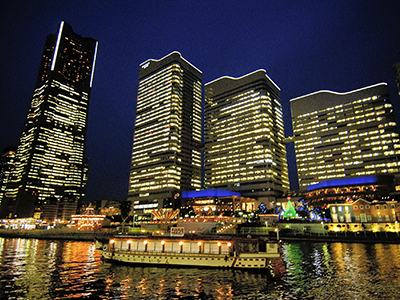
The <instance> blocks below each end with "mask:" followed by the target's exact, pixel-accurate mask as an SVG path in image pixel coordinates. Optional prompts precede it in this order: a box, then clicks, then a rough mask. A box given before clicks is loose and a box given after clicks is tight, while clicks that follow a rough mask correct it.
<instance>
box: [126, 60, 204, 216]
mask: <svg viewBox="0 0 400 300" xmlns="http://www.w3.org/2000/svg"><path fill="white" fill-rule="evenodd" d="M201 77H202V73H201V71H200V70H199V69H197V68H196V67H195V66H193V65H192V64H191V63H189V62H188V61H187V60H185V59H184V58H183V57H182V56H181V54H180V53H178V52H172V53H170V54H169V55H167V56H165V57H163V58H161V59H159V60H156V59H149V60H147V61H145V62H143V63H142V64H141V65H140V68H139V86H138V95H137V104H136V119H135V129H134V138H133V150H132V163H131V171H130V179H129V191H128V200H130V201H132V202H133V211H134V214H135V215H138V218H139V219H148V218H149V217H150V215H151V212H152V211H153V210H154V209H161V208H179V206H180V205H179V203H177V200H178V199H180V193H181V191H191V190H196V189H200V186H201V101H202V99H201V98H202V95H201V93H202V91H201V88H202V83H201Z"/></svg>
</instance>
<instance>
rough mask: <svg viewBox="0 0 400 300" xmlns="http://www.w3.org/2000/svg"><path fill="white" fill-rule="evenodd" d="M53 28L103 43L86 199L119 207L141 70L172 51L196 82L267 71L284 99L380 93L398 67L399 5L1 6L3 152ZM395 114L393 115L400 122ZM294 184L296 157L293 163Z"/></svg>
mask: <svg viewBox="0 0 400 300" xmlns="http://www.w3.org/2000/svg"><path fill="white" fill-rule="evenodd" d="M61 20H64V21H66V22H67V23H69V24H70V25H71V26H72V28H73V29H74V31H75V32H76V33H78V34H80V35H82V36H85V37H92V38H95V39H97V40H98V41H99V49H98V56H97V63H96V70H95V76H94V83H93V89H92V94H91V99H90V108H89V124H88V137H87V149H86V150H87V151H86V154H87V156H88V157H89V160H90V169H89V182H88V190H87V200H90V201H95V200H101V199H116V200H122V199H124V198H125V197H126V194H127V187H128V180H129V166H130V154H131V149H132V139H133V124H134V114H135V99H136V93H137V84H138V73H139V64H140V63H142V62H143V61H145V60H147V59H149V58H155V59H157V58H161V57H163V56H165V55H167V54H168V53H170V52H172V51H174V50H176V51H179V52H181V53H182V56H183V57H184V58H186V59H187V60H188V61H190V62H191V63H192V64H194V65H195V66H196V67H197V68H199V69H200V70H202V71H203V83H207V82H209V81H211V80H214V79H216V78H218V77H220V76H225V75H228V76H233V77H238V76H242V75H245V74H247V73H249V72H252V71H254V70H257V69H265V70H266V71H267V74H268V75H269V77H270V78H271V79H272V80H273V81H274V82H275V83H276V84H277V85H278V86H279V87H280V88H281V90H282V101H283V105H284V114H285V126H286V129H285V130H286V135H289V134H291V132H292V128H291V120H290V107H289V100H290V99H292V98H295V97H298V96H302V95H305V94H308V93H311V92H315V91H317V90H321V89H329V90H333V91H338V92H347V91H351V90H354V89H358V88H361V87H365V86H368V85H372V84H376V83H379V82H387V83H388V85H389V88H390V91H391V97H392V102H393V103H394V106H395V109H396V110H397V111H398V112H400V105H399V100H400V99H399V97H398V95H397V94H396V93H395V90H396V86H395V82H394V76H393V71H392V65H393V64H394V63H395V62H396V61H400V55H399V52H400V1H398V0H385V1H372V0H364V1H362V0H335V1H329V0H325V1H324V0H317V1H307V0H304V1H303V0H302V1H298V0H290V1H289V0H288V1H285V0H276V1H269V0H263V1H261V0H260V1H251V0H250V1H243V0H241V1H207V0H201V1H199V0H183V1H173V0H170V1H167V0H164V1H163V0H157V1H151V0H150V1H149V0H146V1H145V0H141V1H140V0H138V1H128V0H126V1H105V0H104V1H103V0H96V1H90V0H85V1H82V0H79V1H75V0H69V1H66V0H65V1H63V0H57V1H50V0H47V1H44V0H35V1H23V0H3V1H1V2H0V32H1V34H0V45H1V46H0V51H1V53H0V75H1V76H0V150H2V149H4V148H5V147H7V146H10V145H17V144H18V140H19V137H20V134H21V131H22V128H23V124H24V122H25V117H26V114H27V112H28V108H29V105H30V101H31V96H32V91H33V87H34V84H35V80H36V76H37V73H38V69H39V63H40V58H41V55H42V51H43V47H44V42H45V38H46V36H47V34H50V33H56V32H57V30H58V25H59V23H60V21H61ZM399 115H400V114H399ZM289 165H290V168H289V169H290V172H291V174H292V176H291V178H293V174H294V172H293V170H294V168H293V165H294V159H293V155H291V156H290V157H289Z"/></svg>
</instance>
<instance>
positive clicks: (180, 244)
mask: <svg viewBox="0 0 400 300" xmlns="http://www.w3.org/2000/svg"><path fill="white" fill-rule="evenodd" d="M179 246H181V250H180V253H182V252H183V242H182V241H180V242H179Z"/></svg>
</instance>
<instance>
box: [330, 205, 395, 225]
mask: <svg viewBox="0 0 400 300" xmlns="http://www.w3.org/2000/svg"><path fill="white" fill-rule="evenodd" d="M329 209H330V212H331V217H332V222H334V223H368V222H369V223H371V222H396V221H398V220H399V216H400V207H399V204H398V202H397V201H376V200H375V201H372V202H370V201H366V200H364V199H358V200H356V201H349V202H346V203H335V204H330V205H329Z"/></svg>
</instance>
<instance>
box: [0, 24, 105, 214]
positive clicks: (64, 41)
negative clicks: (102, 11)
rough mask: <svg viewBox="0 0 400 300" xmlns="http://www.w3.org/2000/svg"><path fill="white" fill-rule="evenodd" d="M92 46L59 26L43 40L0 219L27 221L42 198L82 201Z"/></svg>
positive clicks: (67, 27) (93, 57) (93, 58)
mask: <svg viewBox="0 0 400 300" xmlns="http://www.w3.org/2000/svg"><path fill="white" fill-rule="evenodd" d="M96 52H97V41H96V40H94V39H92V38H84V37H81V36H80V35H78V34H75V33H74V32H73V30H72V28H71V26H70V25H68V24H67V23H65V22H61V23H60V26H59V30H58V33H57V34H53V35H49V36H48V37H47V39H46V43H45V47H44V51H43V55H42V60H41V65H40V70H39V75H38V78H37V82H36V85H35V89H34V92H33V97H32V102H31V105H30V108H29V111H28V116H27V119H26V123H25V126H24V129H23V132H22V135H21V138H20V143H19V145H18V148H17V152H16V165H15V168H14V170H13V172H12V176H11V180H10V181H11V182H12V183H11V184H9V185H8V187H7V196H6V197H5V198H3V203H2V206H1V208H0V217H29V216H32V215H33V212H34V210H35V209H37V208H38V207H40V205H42V204H43V203H44V202H45V200H46V199H47V198H55V199H57V200H59V199H61V198H62V197H64V196H68V197H74V198H75V199H76V201H80V200H81V198H82V197H83V196H84V186H85V182H86V173H87V161H86V158H85V139H86V127H87V114H88V105H89V96H90V91H91V87H92V82H93V72H94V67H95V61H96Z"/></svg>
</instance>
